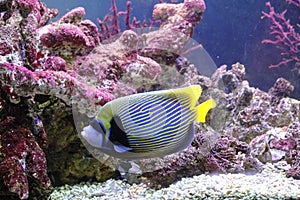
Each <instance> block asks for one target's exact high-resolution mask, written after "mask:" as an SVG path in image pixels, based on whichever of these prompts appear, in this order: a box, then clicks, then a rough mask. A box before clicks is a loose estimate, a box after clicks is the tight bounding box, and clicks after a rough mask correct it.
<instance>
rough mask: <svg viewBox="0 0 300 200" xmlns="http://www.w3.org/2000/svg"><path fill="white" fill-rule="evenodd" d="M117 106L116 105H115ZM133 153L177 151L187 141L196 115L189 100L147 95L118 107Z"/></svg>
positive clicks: (129, 99)
mask: <svg viewBox="0 0 300 200" xmlns="http://www.w3.org/2000/svg"><path fill="white" fill-rule="evenodd" d="M112 106H113V105H112ZM118 106H119V107H118V111H117V112H118V115H119V117H120V119H121V121H122V124H123V127H124V132H126V134H127V139H128V141H129V144H130V147H131V148H132V149H133V152H149V151H155V150H158V149H159V150H160V151H161V150H163V149H166V150H167V149H175V148H177V147H178V145H179V144H182V141H183V140H185V139H186V134H187V133H188V134H193V133H189V132H190V130H189V129H190V128H191V124H192V123H193V121H195V117H196V113H195V112H193V111H191V110H190V99H189V98H188V97H187V96H181V95H180V96H177V95H175V94H171V95H159V94H155V93H154V94H151V95H149V94H147V95H139V96H134V98H128V99H126V102H123V103H122V104H121V105H120V104H119V105H118Z"/></svg>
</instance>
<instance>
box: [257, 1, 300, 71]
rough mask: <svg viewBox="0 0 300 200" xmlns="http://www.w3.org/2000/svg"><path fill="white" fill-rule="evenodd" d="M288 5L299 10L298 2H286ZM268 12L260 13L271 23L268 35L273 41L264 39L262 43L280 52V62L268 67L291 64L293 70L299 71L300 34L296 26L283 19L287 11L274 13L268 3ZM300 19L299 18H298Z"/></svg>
mask: <svg viewBox="0 0 300 200" xmlns="http://www.w3.org/2000/svg"><path fill="white" fill-rule="evenodd" d="M286 1H287V2H288V3H290V4H292V5H294V6H296V7H297V8H296V9H299V8H300V1H299V0H298V1H297V0H286ZM266 5H267V7H268V8H269V10H270V11H269V12H268V13H267V12H262V13H263V17H266V18H268V19H270V20H271V21H272V26H271V27H270V29H271V32H270V34H271V35H272V36H274V39H273V40H272V39H265V40H263V41H262V43H266V44H272V45H275V46H276V47H277V48H278V49H280V51H281V56H282V60H281V61H280V62H279V63H277V64H273V65H271V66H270V67H280V66H283V65H287V64H292V65H294V67H293V68H292V69H293V70H299V66H300V33H299V32H298V31H297V26H299V24H298V25H296V27H294V26H293V25H292V24H291V22H290V20H289V19H287V18H286V17H285V14H286V12H287V10H284V11H283V12H282V13H276V12H275V9H274V7H273V6H272V5H271V3H270V2H267V3H266ZM299 19H300V18H299ZM298 29H299V27H298Z"/></svg>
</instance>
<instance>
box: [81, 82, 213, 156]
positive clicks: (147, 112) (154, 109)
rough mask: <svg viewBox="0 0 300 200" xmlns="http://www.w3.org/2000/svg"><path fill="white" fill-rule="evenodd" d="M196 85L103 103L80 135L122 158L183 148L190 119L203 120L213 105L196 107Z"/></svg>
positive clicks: (189, 139)
mask: <svg viewBox="0 0 300 200" xmlns="http://www.w3.org/2000/svg"><path fill="white" fill-rule="evenodd" d="M201 92H202V89H201V87H200V86H199V85H192V86H189V87H185V88H179V89H170V90H161V91H154V92H146V93H139V94H133V95H130V96H125V97H121V98H118V99H115V100H113V101H110V102H108V103H106V104H105V105H104V106H103V107H102V108H101V109H100V111H99V113H98V114H97V116H96V117H95V118H94V119H93V120H92V122H91V123H90V125H89V126H87V127H84V128H83V131H82V132H81V135H82V136H83V138H84V139H85V140H86V141H87V142H88V143H89V144H90V145H92V146H93V147H96V148H98V149H100V151H102V152H103V153H106V154H108V155H111V156H114V157H117V158H123V159H131V160H134V159H143V158H153V157H162V156H165V155H169V154H172V153H175V152H178V151H181V150H183V149H185V148H186V147H187V146H189V145H190V144H191V142H192V140H193V138H194V133H195V127H194V122H205V117H206V114H207V112H208V111H209V110H210V109H211V108H214V107H215V106H216V104H215V102H214V100H213V99H209V100H207V101H205V102H203V103H202V104H200V105H198V106H196V104H197V101H198V99H199V97H200V95H201Z"/></svg>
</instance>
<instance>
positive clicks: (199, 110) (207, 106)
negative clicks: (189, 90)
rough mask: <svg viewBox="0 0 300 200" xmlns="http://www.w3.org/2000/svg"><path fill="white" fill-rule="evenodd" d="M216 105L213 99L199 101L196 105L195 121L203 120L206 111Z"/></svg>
mask: <svg viewBox="0 0 300 200" xmlns="http://www.w3.org/2000/svg"><path fill="white" fill-rule="evenodd" d="M214 107H216V102H215V101H214V100H213V99H209V100H207V101H205V102H203V103H201V104H200V105H199V106H197V107H196V113H197V115H196V116H197V118H196V121H197V122H205V118H206V115H207V113H208V111H209V110H210V109H212V108H214Z"/></svg>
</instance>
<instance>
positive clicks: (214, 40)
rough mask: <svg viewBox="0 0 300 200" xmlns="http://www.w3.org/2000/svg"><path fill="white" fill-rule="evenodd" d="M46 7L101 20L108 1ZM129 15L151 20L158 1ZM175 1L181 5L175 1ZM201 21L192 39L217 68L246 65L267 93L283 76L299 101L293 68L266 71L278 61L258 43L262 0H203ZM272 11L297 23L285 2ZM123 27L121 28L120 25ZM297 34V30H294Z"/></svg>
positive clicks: (55, 2) (139, 0)
mask: <svg viewBox="0 0 300 200" xmlns="http://www.w3.org/2000/svg"><path fill="white" fill-rule="evenodd" d="M44 2H45V3H46V4H47V6H48V7H50V8H51V7H53V8H58V9H59V11H60V15H59V16H61V15H63V14H64V13H66V12H67V11H68V10H70V9H72V8H75V7H78V6H82V7H84V8H85V9H86V13H87V15H86V17H85V18H86V19H90V20H93V21H94V22H95V23H96V19H97V18H100V19H102V18H103V17H104V16H105V15H106V14H107V13H108V12H109V9H110V7H111V1H110V0H89V1H86V0H66V1H61V0H45V1H44ZM131 2H132V8H133V11H132V16H136V17H137V19H139V20H141V21H142V20H144V19H147V20H148V21H149V20H150V19H151V14H152V9H153V5H154V4H156V3H158V2H159V1H158V0H153V1H151V0H132V1H131ZM178 2H183V1H180V0H178ZM205 2H206V6H207V10H206V12H205V13H204V15H203V20H202V21H201V22H200V24H198V25H197V27H196V29H195V32H194V36H193V38H194V39H195V40H196V41H197V42H199V43H201V44H203V46H204V48H205V49H206V50H207V52H208V53H209V54H210V56H211V58H212V59H213V60H214V62H215V63H216V65H217V66H220V65H222V64H227V65H228V66H231V64H233V63H235V62H240V63H242V64H244V65H245V66H246V71H247V75H246V79H247V80H249V82H250V85H251V86H254V87H258V88H260V89H262V90H265V91H267V90H268V89H269V88H270V87H271V86H272V85H273V83H274V82H275V80H276V79H277V78H279V77H285V78H286V79H288V80H289V81H291V82H292V83H293V85H294V86H295V90H294V93H293V94H292V95H293V96H294V97H298V98H300V76H299V74H297V73H295V72H292V71H291V68H292V67H293V66H291V65H290V66H282V67H280V68H272V69H270V68H268V66H270V65H271V64H276V63H278V62H279V61H280V59H281V58H280V51H278V49H276V48H275V47H274V46H273V45H268V44H262V43H261V41H262V40H263V39H266V38H270V35H269V31H270V30H269V27H270V25H271V21H270V20H269V19H261V16H262V11H268V9H267V7H266V5H265V3H266V2H267V1H266V0H243V1H241V0H207V1H205ZM116 3H117V7H118V10H122V11H123V10H125V9H126V1H124V0H116ZM271 4H272V5H273V6H274V7H275V9H276V11H278V12H282V11H283V10H285V9H288V13H287V17H288V18H290V19H291V21H292V24H296V23H297V22H298V23H299V18H298V17H299V16H300V9H297V8H296V7H294V6H291V5H288V4H287V3H286V2H285V0H272V1H271ZM123 27H124V26H123ZM295 28H296V30H298V32H299V27H295Z"/></svg>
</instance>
